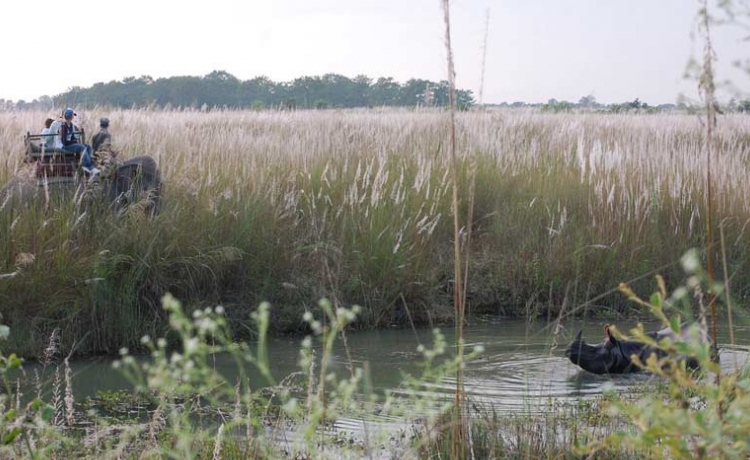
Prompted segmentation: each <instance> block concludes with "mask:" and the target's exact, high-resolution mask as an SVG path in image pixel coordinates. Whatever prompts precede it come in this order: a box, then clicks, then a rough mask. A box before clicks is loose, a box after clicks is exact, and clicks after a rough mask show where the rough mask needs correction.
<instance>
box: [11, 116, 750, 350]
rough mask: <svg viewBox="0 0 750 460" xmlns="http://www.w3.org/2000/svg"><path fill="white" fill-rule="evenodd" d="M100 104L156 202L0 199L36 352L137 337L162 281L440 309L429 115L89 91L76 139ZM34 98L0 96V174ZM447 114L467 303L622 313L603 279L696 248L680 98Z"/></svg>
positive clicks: (437, 313)
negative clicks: (148, 214)
mask: <svg viewBox="0 0 750 460" xmlns="http://www.w3.org/2000/svg"><path fill="white" fill-rule="evenodd" d="M105 115H106V116H108V117H109V118H110V120H111V129H110V131H111V132H112V134H113V136H114V142H115V144H116V145H117V146H118V147H119V148H120V149H121V150H122V154H121V155H122V156H123V157H125V158H129V157H132V156H135V155H141V154H149V155H152V156H153V157H154V158H155V159H156V160H157V162H158V164H159V166H160V168H161V171H162V175H163V178H164V181H165V189H164V194H163V201H162V203H163V207H162V212H161V214H160V215H159V216H158V217H157V218H155V219H153V220H148V219H145V218H144V217H143V216H141V215H139V214H138V213H137V212H131V213H129V214H127V215H126V216H124V217H122V218H119V219H115V218H113V217H111V216H109V215H91V214H90V213H86V214H85V215H83V212H84V210H81V209H77V208H76V207H75V206H74V205H73V204H69V205H64V206H62V207H45V205H44V203H38V204H35V205H34V206H32V207H30V208H23V209H17V208H12V209H11V207H10V206H5V207H4V208H3V209H2V210H0V274H5V273H12V272H16V271H17V275H16V276H14V277H8V278H5V279H0V312H2V314H3V317H4V318H5V320H6V322H9V323H10V325H11V327H12V328H13V330H14V331H17V332H18V333H17V334H14V337H13V339H14V340H15V343H14V346H13V349H14V350H18V351H21V352H22V353H24V354H26V355H28V356H33V355H35V354H38V353H40V352H41V350H42V349H43V348H44V343H45V342H46V340H47V338H48V337H49V334H50V333H51V331H52V330H54V329H56V328H59V329H60V331H61V337H62V347H63V349H65V350H69V349H70V347H71V346H72V345H73V343H74V342H76V341H81V343H80V344H79V345H78V348H77V350H78V351H79V352H83V353H100V352H105V353H113V352H115V351H116V350H118V349H119V348H120V347H121V346H124V345H127V346H131V347H134V348H137V346H138V340H139V338H140V337H141V336H143V335H144V334H151V335H152V336H159V333H161V332H163V331H164V330H165V328H166V322H165V319H166V317H165V316H164V313H163V312H162V311H161V309H160V307H159V299H160V298H161V296H162V295H163V294H164V293H165V292H171V293H173V294H174V295H175V296H176V297H177V298H179V299H181V300H183V301H184V302H185V303H186V305H187V306H188V307H189V308H190V307H195V306H205V305H216V304H222V305H224V306H225V307H226V309H227V314H228V316H229V317H230V318H231V319H233V321H234V324H235V325H236V328H237V331H244V330H245V329H246V328H245V327H244V325H245V324H246V323H249V320H248V318H249V312H250V311H252V310H254V308H255V306H256V305H257V304H258V303H259V302H260V301H263V300H268V301H270V302H271V304H272V305H273V309H272V321H271V327H272V328H275V329H276V330H279V331H294V330H299V329H303V328H305V327H306V324H305V323H304V322H303V321H302V320H301V317H302V313H303V312H304V311H305V310H308V309H309V310H312V309H315V308H316V307H315V306H316V305H317V300H318V299H319V298H321V297H324V296H325V297H327V298H329V299H332V301H333V302H334V303H335V304H341V305H351V304H355V303H356V304H360V305H362V307H363V311H362V315H361V317H360V320H359V322H358V327H385V326H390V325H393V324H397V325H406V324H408V321H409V317H411V318H412V319H413V320H414V321H416V322H421V323H428V322H439V321H443V320H446V319H452V305H451V302H452V288H451V286H452V276H453V267H452V254H453V252H452V251H453V247H452V241H453V232H452V225H451V219H452V217H451V212H452V211H451V193H450V192H451V189H450V180H449V179H450V178H449V169H448V168H449V155H448V154H447V152H446V148H445V146H446V144H447V139H448V124H447V123H448V121H447V118H446V116H445V114H444V113H441V112H436V111H406V110H403V111H397V110H385V111H380V110H362V111H308V112H251V111H245V112H242V111H240V112H237V111H226V112H222V111H212V112H199V111H150V110H127V111H109V110H104V109H102V110H97V111H91V112H86V113H80V112H79V117H78V124H79V125H82V126H84V127H85V128H86V130H87V132H88V134H89V137H90V136H91V135H92V134H93V133H94V132H95V127H96V121H95V120H97V119H98V117H99V116H105ZM47 116H48V114H47V113H43V112H9V113H0V181H2V182H5V180H7V179H8V178H9V177H11V176H12V175H13V174H15V173H16V172H18V171H19V170H21V169H22V168H23V167H24V165H23V163H22V159H23V142H22V136H23V134H24V133H26V131H37V130H38V128H39V127H40V126H41V125H42V121H43V120H44V119H45V118H46V117H47ZM457 129H458V153H459V155H460V158H461V167H462V179H461V180H462V184H463V187H464V190H461V193H460V196H461V197H468V196H469V195H470V193H469V190H468V188H469V184H471V183H472V181H471V177H472V176H473V171H476V176H475V179H476V188H475V202H474V213H473V215H474V222H473V227H472V232H473V233H472V248H471V251H470V252H471V256H470V268H469V271H470V275H469V285H468V308H469V310H470V312H471V313H491V314H502V315H516V316H537V315H545V314H557V313H558V312H559V310H560V309H561V308H562V307H563V305H565V306H566V312H568V313H572V312H574V311H575V309H576V308H579V307H581V306H582V307H583V309H585V310H587V311H588V312H589V313H591V312H596V313H607V312H611V311H612V310H618V311H622V310H624V309H625V308H626V307H625V304H624V299H623V298H622V297H621V296H620V295H619V294H616V293H613V292H612V290H613V289H614V288H616V286H617V284H618V283H619V282H627V281H632V280H634V279H636V278H639V277H642V280H641V281H636V282H634V283H632V284H633V286H634V287H635V288H636V289H637V290H641V292H644V293H645V292H650V290H651V287H652V283H651V277H650V276H648V274H649V273H654V272H655V271H658V272H659V273H662V274H664V275H665V276H666V278H667V280H668V282H669V283H670V284H674V285H676V284H677V283H679V282H680V281H681V276H682V275H681V269H680V268H679V267H678V261H679V258H680V256H681V255H682V254H683V253H684V252H685V251H686V250H687V249H688V248H691V247H698V248H702V247H705V241H704V240H705V191H706V185H705V172H704V170H705V161H706V156H705V152H704V150H703V138H702V136H703V134H702V127H701V122H700V120H699V119H698V118H697V117H694V116H689V115H667V114H663V115H602V114H540V113H535V112H528V111H507V112H486V113H482V112H466V113H460V114H458V116H457ZM749 129H750V117H747V116H743V115H727V116H722V117H721V118H720V120H719V125H718V132H717V133H716V134H717V141H716V145H717V149H716V150H717V153H716V159H715V162H714V164H713V166H712V167H713V174H714V179H715V187H716V189H715V196H716V197H717V198H716V202H715V204H714V206H715V208H714V209H715V212H716V214H717V216H718V218H717V221H721V222H723V228H724V233H725V237H726V242H727V245H728V248H727V253H728V255H729V260H728V264H729V270H730V272H731V273H730V276H732V282H733V287H732V289H733V294H734V296H735V297H736V298H738V299H740V300H742V299H745V298H746V297H747V296H748V294H749V293H748V288H750V267H748V266H747V263H746V261H747V260H748V255H749V254H748V249H747V248H748V242H750V230H748V229H747V226H748V225H747V224H748V223H750V182H749V181H748V180H747V176H748V174H747V172H748V166H749V162H750V130H749ZM0 204H1V203H0ZM468 204H469V203H468V202H467V200H466V199H464V201H463V202H462V203H461V205H460V207H461V209H460V212H461V213H462V215H463V216H465V215H466V214H467V212H468ZM464 220H465V218H464V219H462V221H464ZM717 238H718V236H717ZM717 252H718V248H717ZM28 254H31V255H33V256H34V257H33V261H31V262H29V260H30V258H29V257H28V256H27V255H28Z"/></svg>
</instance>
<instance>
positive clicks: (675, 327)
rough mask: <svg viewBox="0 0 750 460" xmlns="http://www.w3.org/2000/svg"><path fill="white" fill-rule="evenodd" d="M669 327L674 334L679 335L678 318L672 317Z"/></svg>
mask: <svg viewBox="0 0 750 460" xmlns="http://www.w3.org/2000/svg"><path fill="white" fill-rule="evenodd" d="M669 326H670V327H671V328H672V330H673V331H674V332H677V333H679V332H680V317H679V315H678V316H673V317H672V319H671V320H670V321H669Z"/></svg>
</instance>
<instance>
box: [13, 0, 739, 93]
mask: <svg viewBox="0 0 750 460" xmlns="http://www.w3.org/2000/svg"><path fill="white" fill-rule="evenodd" d="M440 3H441V2H440V0H266V1H262V0H210V1H190V2H187V1H184V0H182V1H173V0H128V1H123V2H110V1H102V0H65V1H64V2H60V1H58V0H10V1H4V2H3V20H2V25H0V40H2V43H3V45H2V48H0V49H2V55H3V59H2V61H3V65H2V67H3V70H2V71H0V98H3V99H11V100H19V99H24V100H26V101H30V100H33V99H35V98H38V97H39V96H42V95H55V94H59V93H62V92H64V91H66V90H67V89H69V88H70V87H73V86H81V87H87V86H90V85H92V84H94V83H96V82H108V81H111V80H122V79H123V78H125V77H128V76H136V77H138V76H141V75H150V76H152V77H154V78H160V77H169V76H176V75H197V76H202V75H206V74H208V73H210V72H211V71H213V70H225V71H227V72H229V73H231V74H233V75H234V76H236V77H237V78H239V79H242V80H247V79H250V78H254V77H256V76H261V75H264V76H267V77H269V78H271V79H272V80H274V81H289V80H292V79H294V78H297V77H301V76H312V75H323V74H325V73H339V74H343V75H346V76H348V77H354V76H356V75H359V74H365V75H367V76H369V77H372V78H377V77H381V76H383V77H388V76H390V77H394V78H395V79H396V80H397V81H400V82H404V81H406V80H407V79H409V78H424V79H429V80H434V81H437V80H443V79H445V78H446V75H447V66H446V62H445V56H446V52H445V45H444V41H443V40H444V24H443V20H442V10H441V7H440ZM451 5H452V6H451V29H452V39H453V49H454V55H455V65H456V74H457V85H458V86H459V87H460V88H464V89H471V90H472V91H474V94H475V97H477V98H478V96H479V89H480V86H481V84H482V58H483V52H482V49H483V41H484V37H485V29H486V28H485V25H486V24H488V27H487V30H488V33H487V46H486V54H485V55H484V56H485V65H484V91H483V101H484V102H486V103H499V102H504V101H507V102H513V101H525V102H546V101H547V100H549V99H551V98H555V99H558V100H569V101H573V102H576V101H578V100H579V99H580V98H581V97H582V96H586V95H593V96H594V97H596V99H597V100H598V101H599V102H604V103H611V102H623V101H632V100H634V99H635V98H640V100H641V101H646V102H649V103H651V104H658V103H670V102H675V101H676V99H677V97H678V96H679V95H680V94H685V95H687V96H689V97H695V96H696V94H697V93H696V90H695V87H696V83H695V81H692V80H686V79H685V78H684V74H685V69H686V65H687V63H688V61H689V59H690V58H691V56H692V57H699V56H700V53H701V46H702V45H701V44H700V43H699V42H697V41H696V39H693V38H691V34H693V33H694V32H695V30H696V19H695V15H696V8H697V6H696V5H697V3H696V1H695V0H453V1H452V2H451ZM487 12H489V22H488V23H487V22H486V20H485V18H486V17H487ZM42 31H43V32H42ZM744 35H748V33H747V31H745V32H744ZM742 38H743V33H742V31H740V30H738V29H736V28H731V27H722V28H719V29H717V30H716V31H715V33H714V42H715V43H714V46H715V48H716V52H717V58H718V61H717V63H716V67H717V74H718V75H717V76H718V78H719V80H730V81H731V82H732V83H733V84H734V85H735V86H736V87H738V88H740V89H748V78H747V76H746V75H745V74H743V73H741V72H740V71H739V70H737V69H735V68H734V67H733V66H732V64H731V63H732V61H735V60H737V59H740V58H742V59H747V58H749V57H750V47H748V46H747V45H748V42H747V41H743V40H742Z"/></svg>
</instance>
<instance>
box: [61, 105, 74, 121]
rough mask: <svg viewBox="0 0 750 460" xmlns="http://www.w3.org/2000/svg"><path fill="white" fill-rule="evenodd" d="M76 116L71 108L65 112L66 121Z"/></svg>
mask: <svg viewBox="0 0 750 460" xmlns="http://www.w3.org/2000/svg"><path fill="white" fill-rule="evenodd" d="M76 115H77V114H76V113H75V112H74V111H73V109H71V108H70V107H68V108H67V109H65V110H63V118H65V119H66V120H70V119H71V118H73V117H74V116H76Z"/></svg>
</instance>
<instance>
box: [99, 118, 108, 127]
mask: <svg viewBox="0 0 750 460" xmlns="http://www.w3.org/2000/svg"><path fill="white" fill-rule="evenodd" d="M99 126H101V127H102V128H106V127H107V126H109V118H107V117H101V118H100V119H99Z"/></svg>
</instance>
